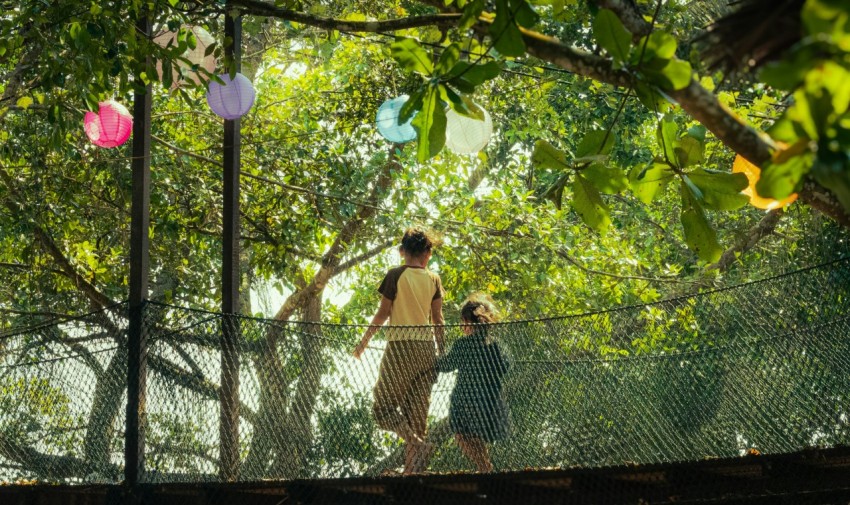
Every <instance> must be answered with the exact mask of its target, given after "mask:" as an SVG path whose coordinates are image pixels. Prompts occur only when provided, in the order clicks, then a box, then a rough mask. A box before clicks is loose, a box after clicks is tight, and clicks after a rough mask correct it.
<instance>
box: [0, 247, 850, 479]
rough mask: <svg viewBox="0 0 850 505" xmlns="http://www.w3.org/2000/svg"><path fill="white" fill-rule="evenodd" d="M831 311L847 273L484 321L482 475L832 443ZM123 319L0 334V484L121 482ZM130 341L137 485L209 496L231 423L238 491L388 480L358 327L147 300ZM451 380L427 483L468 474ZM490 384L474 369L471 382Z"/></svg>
mask: <svg viewBox="0 0 850 505" xmlns="http://www.w3.org/2000/svg"><path fill="white" fill-rule="evenodd" d="M848 304H850V261H848V260H846V259H845V260H840V261H836V262H833V263H830V264H828V265H821V266H818V267H814V268H810V269H806V270H802V271H797V272H794V273H790V274H787V275H782V276H778V277H775V278H771V279H767V280H763V281H758V282H753V283H750V284H746V285H742V286H737V287H734V288H730V289H723V290H717V291H713V292H709V293H704V294H700V295H696V296H686V297H681V298H676V299H672V300H665V301H662V302H658V303H653V304H647V305H642V306H633V307H625V308H618V309H612V310H607V311H600V312H596V313H590V314H582V315H574V316H565V317H558V318H551V319H545V320H534V321H514V322H507V323H500V324H497V325H492V326H490V327H489V338H490V339H491V340H494V341H495V342H497V343H498V345H499V346H500V348H501V349H502V350H503V353H504V356H505V360H506V361H507V363H508V365H509V367H508V370H507V373H506V375H504V381H503V388H502V389H501V395H500V398H499V400H500V401H503V402H504V405H505V406H506V409H507V421H506V422H507V424H508V426H507V430H506V434H507V435H506V436H505V437H502V438H499V439H498V440H496V441H495V442H493V443H492V444H489V451H490V456H491V460H492V464H493V467H494V470H495V471H497V472H507V471H522V470H527V469H548V468H576V467H579V468H589V469H592V468H600V467H608V466H616V465H629V464H637V465H650V464H659V463H676V462H693V461H701V460H705V459H711V458H729V457H738V456H744V455H746V454H784V453H792V452H796V451H801V450H804V449H808V448H817V447H824V448H829V447H836V446H840V445H848V444H850V429H848V415H850V321H848V317H849V316H850V310H848V308H850V307H848ZM126 309H127V307H126V306H125V305H122V306H118V307H113V308H110V309H109V310H106V311H102V312H98V313H95V314H89V315H86V316H82V317H79V318H74V319H67V320H60V321H47V322H42V323H39V324H35V323H33V324H32V325H29V326H27V327H24V328H20V329H17V330H8V331H6V333H5V334H3V335H2V336H0V345H2V361H0V388H2V389H0V481H6V482H30V481H37V482H51V483H70V484H77V483H92V482H97V483H117V482H119V481H121V479H122V478H123V477H122V471H123V435H124V433H123V427H124V415H125V409H126V374H127V370H126V366H127V365H126V361H127V360H126V345H127V344H126V338H127V335H126V328H127V322H126V315H127V314H126ZM225 324H230V325H232V327H233V328H235V332H236V334H237V335H238V345H237V350H238V356H239V376H238V401H237V403H236V405H237V406H238V407H237V408H238V412H229V413H226V415H222V412H221V402H220V401H219V396H220V392H221V386H220V385H221V383H222V377H221V374H222V366H221V363H222V362H221V352H220V349H221V336H222V333H223V328H224V326H223V325H225ZM144 327H145V329H146V333H147V335H148V339H149V340H148V359H147V366H148V374H147V389H146V398H145V403H144V404H145V417H144V420H145V422H144V431H143V433H144V440H145V444H144V446H145V453H144V465H143V466H144V473H143V475H142V476H141V481H142V482H143V483H179V482H191V483H200V482H221V481H222V476H221V468H220V465H219V462H220V461H221V457H222V456H221V454H220V453H221V444H220V440H221V433H222V425H221V419H238V426H224V428H225V430H224V431H225V432H227V429H229V428H235V431H236V433H238V445H237V450H238V454H237V458H238V465H237V466H238V474H237V475H236V476H235V477H236V480H237V481H241V482H255V481H260V480H267V479H275V480H276V479H284V480H292V479H324V478H353V477H363V476H377V475H385V474H387V473H392V472H399V471H400V470H401V469H402V466H403V462H404V447H403V445H402V444H401V443H400V441H399V440H398V438H397V437H396V436H395V435H394V434H392V433H390V432H388V431H384V430H382V429H380V428H379V427H378V425H377V423H376V418H375V415H374V412H373V387H374V386H375V384H376V381H377V380H378V375H379V368H380V363H381V358H382V355H383V352H384V350H385V347H386V339H384V338H381V334H379V335H378V337H377V338H376V339H373V343H372V345H371V346H370V347H369V348H368V349H367V350H366V352H365V353H364V354H363V356H362V358H361V359H359V360H357V359H355V358H353V357H352V355H351V352H352V350H353V348H354V346H355V345H356V343H357V342H358V341H359V340H360V337H361V335H362V334H363V332H364V330H365V327H364V326H355V325H335V324H319V323H303V322H279V321H274V320H267V319H256V318H249V317H237V316H226V317H225V316H222V315H221V314H217V313H209V312H203V311H195V310H188V309H185V308H180V307H175V306H171V305H165V304H158V303H148V304H147V305H146V307H145V312H144ZM390 331H392V332H396V335H395V337H402V338H411V337H412V338H416V337H421V336H422V335H430V334H431V332H432V331H433V329H432V328H430V327H428V328H413V327H410V328H402V329H399V328H393V329H389V328H385V329H384V330H382V332H384V333H387V332H390ZM445 336H446V339H447V341H448V343H449V347H451V346H452V345H455V344H456V343H457V342H458V341H459V340H460V339H461V338H462V337H463V328H462V327H458V326H448V327H446V328H445ZM413 365H414V364H413V363H411V366H413ZM464 366H467V364H465V363H463V362H461V363H459V364H458V367H461V368H462V367H464ZM467 372H469V370H467ZM394 373H395V372H394ZM399 373H400V372H399ZM461 373H463V372H462V371H460V370H457V371H450V372H448V373H440V374H439V375H438V376H437V379H436V382H435V383H434V384H433V386H432V388H431V394H430V404H429V406H428V409H429V410H428V441H429V442H430V443H431V444H433V451H432V452H431V457H430V459H429V461H428V463H427V467H426V469H427V471H428V472H431V473H453V472H471V471H474V469H475V466H474V465H473V462H472V461H470V460H469V459H468V458H466V457H465V456H464V454H463V453H462V452H461V451H460V449H459V448H458V443H457V441H456V439H455V437H454V433H453V430H452V421H451V419H450V415H449V414H450V412H453V410H452V405H451V402H452V397H451V395H452V392H453V390H454V389H455V387H456V386H458V387H459V384H458V377H459V375H460V374H461ZM494 373H495V372H494V371H493V370H488V369H482V368H478V369H475V370H473V371H472V376H476V375H479V376H482V375H483V376H487V375H488V374H494ZM456 399H457V398H455V400H456ZM488 401H494V400H493V399H492V398H491V399H489V400H488Z"/></svg>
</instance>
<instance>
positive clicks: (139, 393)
mask: <svg viewBox="0 0 850 505" xmlns="http://www.w3.org/2000/svg"><path fill="white" fill-rule="evenodd" d="M136 29H137V30H138V33H139V34H141V35H143V36H145V37H150V36H151V18H150V13H145V14H143V15H142V16H141V17H140V19H139V20H138V22H137V23H136ZM149 63H150V57H148V64H149ZM135 84H136V90H135V94H134V97H133V149H132V153H133V160H132V162H131V166H132V170H133V200H132V206H131V209H130V279H129V283H130V300H129V312H130V314H129V315H130V321H129V328H128V338H127V360H128V361H127V420H126V432H125V440H124V481H125V483H126V484H127V485H128V486H135V485H136V484H138V482H139V479H140V477H141V475H142V474H143V472H144V456H145V424H146V414H145V395H146V390H147V331H146V329H145V325H144V304H145V298H147V294H148V274H149V261H148V260H149V236H148V227H149V225H150V180H151V175H150V168H151V157H150V154H151V86H150V85H147V86H145V85H144V83H143V82H142V81H141V79H139V78H138V77H137V78H136V83H135Z"/></svg>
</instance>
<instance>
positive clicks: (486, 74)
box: [446, 61, 502, 93]
mask: <svg viewBox="0 0 850 505" xmlns="http://www.w3.org/2000/svg"><path fill="white" fill-rule="evenodd" d="M501 70H502V69H501V67H500V66H499V64H498V63H497V62H495V61H489V62H487V63H484V64H482V65H473V64H471V63H469V62H466V61H459V62H457V64H456V65H455V66H454V67H453V68H452V69H451V71H450V72H449V73H448V75H447V76H446V78H447V79H448V82H449V84H451V85H453V86H455V87H457V88H458V89H459V90H460V91H462V92H464V93H473V92H474V91H475V87H476V86H479V85H480V84H483V83H484V82H485V81H489V80H490V79H494V78H496V77H498V76H499V73H500V72H501Z"/></svg>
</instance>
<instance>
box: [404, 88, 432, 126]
mask: <svg viewBox="0 0 850 505" xmlns="http://www.w3.org/2000/svg"><path fill="white" fill-rule="evenodd" d="M426 89H427V88H424V87H423V88H421V89H418V90H416V91H415V92H413V93H412V94H411V95H410V98H408V99H407V101H406V102H404V105H402V106H401V110H400V111H398V122H399V124H403V123H406V122H407V120H408V119H410V118H411V116H413V114H414V113H416V112H417V111H419V110H421V109H422V98H423V97H424V96H425V91H426Z"/></svg>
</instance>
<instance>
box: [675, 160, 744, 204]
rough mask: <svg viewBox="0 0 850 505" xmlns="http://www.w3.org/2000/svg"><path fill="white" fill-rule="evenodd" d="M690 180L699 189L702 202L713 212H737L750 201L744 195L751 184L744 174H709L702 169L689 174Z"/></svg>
mask: <svg viewBox="0 0 850 505" xmlns="http://www.w3.org/2000/svg"><path fill="white" fill-rule="evenodd" d="M688 179H689V180H690V181H691V182H692V183H693V184H694V186H696V187H697V188H699V190H700V191H701V193H702V202H703V203H704V204H705V207H706V208H708V209H711V210H736V209H740V208H741V207H743V206H744V205H746V204H747V202H748V201H749V197H748V196H747V195H745V194H743V193H741V191H742V190H744V189H746V187H747V186H748V184H749V182H748V181H747V176H746V175H744V174H742V173H735V174H733V173H729V172H709V171H706V170H702V169H697V170H694V171H693V172H691V173H689V174H688Z"/></svg>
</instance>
